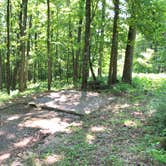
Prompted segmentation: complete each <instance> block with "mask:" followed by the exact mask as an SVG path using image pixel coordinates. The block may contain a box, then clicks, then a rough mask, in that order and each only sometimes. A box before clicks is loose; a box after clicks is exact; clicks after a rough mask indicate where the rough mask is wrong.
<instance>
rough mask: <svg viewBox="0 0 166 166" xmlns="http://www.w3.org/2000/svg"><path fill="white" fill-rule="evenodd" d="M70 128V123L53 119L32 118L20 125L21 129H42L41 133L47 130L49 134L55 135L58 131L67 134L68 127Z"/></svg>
mask: <svg viewBox="0 0 166 166" xmlns="http://www.w3.org/2000/svg"><path fill="white" fill-rule="evenodd" d="M68 126H69V123H67V122H64V121H62V120H61V118H51V119H42V118H32V119H29V120H26V121H25V122H23V123H20V124H19V127H32V128H40V129H41V131H42V130H44V131H45V130H47V132H49V133H51V134H54V133H55V132H57V131H61V132H67V131H68V129H66V127H68Z"/></svg>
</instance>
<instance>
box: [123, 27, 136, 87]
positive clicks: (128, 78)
mask: <svg viewBox="0 0 166 166" xmlns="http://www.w3.org/2000/svg"><path fill="white" fill-rule="evenodd" d="M135 38H136V28H135V27H132V26H130V27H129V32H128V41H127V46H126V52H125V62H124V68H123V76H122V81H123V82H125V83H129V84H131V82H132V64H133V54H134V43H135Z"/></svg>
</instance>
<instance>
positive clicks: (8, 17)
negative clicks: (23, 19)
mask: <svg viewBox="0 0 166 166" xmlns="http://www.w3.org/2000/svg"><path fill="white" fill-rule="evenodd" d="M10 82H11V81H10V0H8V1H7V62H6V83H7V84H6V87H7V93H8V94H10Z"/></svg>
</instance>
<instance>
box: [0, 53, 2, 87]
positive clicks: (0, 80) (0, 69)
mask: <svg viewBox="0 0 166 166" xmlns="http://www.w3.org/2000/svg"><path fill="white" fill-rule="evenodd" d="M0 90H2V54H1V53H0Z"/></svg>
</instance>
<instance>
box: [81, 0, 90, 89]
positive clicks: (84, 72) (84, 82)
mask: <svg viewBox="0 0 166 166" xmlns="http://www.w3.org/2000/svg"><path fill="white" fill-rule="evenodd" d="M90 23H91V1H90V0H86V24H85V48H84V56H83V65H82V68H83V70H82V85H81V88H82V90H86V89H87V82H88V75H89V63H88V62H89V57H90Z"/></svg>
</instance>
